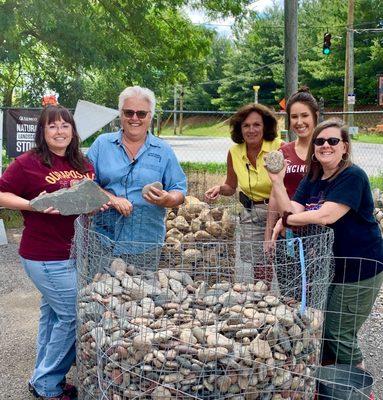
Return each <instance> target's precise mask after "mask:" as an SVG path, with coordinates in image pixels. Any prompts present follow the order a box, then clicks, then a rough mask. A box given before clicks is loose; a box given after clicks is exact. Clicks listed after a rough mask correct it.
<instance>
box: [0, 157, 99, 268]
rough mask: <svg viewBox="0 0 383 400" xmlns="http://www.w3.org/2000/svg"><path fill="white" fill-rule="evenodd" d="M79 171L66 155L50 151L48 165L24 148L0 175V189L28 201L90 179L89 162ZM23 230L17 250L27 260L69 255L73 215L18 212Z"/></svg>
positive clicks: (43, 259)
mask: <svg viewBox="0 0 383 400" xmlns="http://www.w3.org/2000/svg"><path fill="white" fill-rule="evenodd" d="M87 167H88V172H87V173H85V174H81V173H80V172H78V171H76V170H75V169H74V168H73V167H72V166H71V165H70V164H69V162H68V161H67V159H66V157H60V156H57V155H55V154H52V168H49V167H47V166H45V165H43V164H42V162H41V160H40V158H39V157H38V156H37V155H36V154H35V153H33V152H31V151H28V152H26V153H24V154H22V155H21V156H19V157H17V158H16V159H15V161H14V162H13V163H12V164H11V165H10V166H9V167H8V168H7V170H6V171H5V172H4V174H3V176H2V177H1V178H0V191H1V192H11V193H14V194H16V195H18V196H20V197H23V198H24V199H27V200H32V199H33V198H34V197H36V196H38V195H39V194H40V193H41V192H43V191H46V192H48V193H51V192H55V191H56V190H59V189H62V188H68V187H70V186H71V185H72V184H73V183H74V182H75V181H79V180H82V179H84V178H85V177H87V178H89V179H93V178H94V170H93V167H92V165H91V164H87ZM22 214H23V217H24V231H23V235H22V238H21V243H20V250H19V253H20V255H21V256H22V257H24V258H26V259H28V260H35V261H55V260H66V259H68V258H69V254H70V247H71V241H72V238H73V234H74V226H73V223H74V220H75V219H76V215H70V216H63V215H52V214H44V213H40V212H31V211H22Z"/></svg>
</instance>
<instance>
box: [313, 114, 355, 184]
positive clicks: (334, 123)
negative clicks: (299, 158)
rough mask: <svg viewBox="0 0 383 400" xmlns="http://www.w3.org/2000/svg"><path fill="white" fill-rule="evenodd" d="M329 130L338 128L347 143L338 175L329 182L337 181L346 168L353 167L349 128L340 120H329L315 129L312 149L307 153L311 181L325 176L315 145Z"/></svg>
mask: <svg viewBox="0 0 383 400" xmlns="http://www.w3.org/2000/svg"><path fill="white" fill-rule="evenodd" d="M327 128H338V129H339V131H340V134H341V138H342V140H343V142H344V143H346V148H347V152H346V153H345V159H343V157H342V160H341V161H340V163H339V164H338V166H339V169H338V170H337V171H336V173H335V174H334V175H333V176H332V177H331V178H330V179H329V181H332V180H333V179H335V178H336V177H337V176H338V175H339V174H340V173H341V172H342V171H344V170H345V169H346V168H348V167H350V166H351V165H352V161H351V140H350V136H349V134H348V128H347V126H346V125H345V124H344V122H343V121H342V120H340V119H335V118H332V119H328V120H326V121H323V122H321V123H320V124H319V125H317V127H316V128H315V129H314V132H313V137H312V139H311V143H310V147H309V150H308V153H307V160H306V164H307V176H308V177H309V178H310V180H311V181H315V180H316V179H318V178H319V177H321V176H322V174H323V167H322V165H321V163H320V162H319V161H318V160H317V159H316V157H315V152H314V149H315V145H314V140H315V139H316V138H317V137H318V135H319V134H320V133H321V132H322V131H324V130H325V129H327Z"/></svg>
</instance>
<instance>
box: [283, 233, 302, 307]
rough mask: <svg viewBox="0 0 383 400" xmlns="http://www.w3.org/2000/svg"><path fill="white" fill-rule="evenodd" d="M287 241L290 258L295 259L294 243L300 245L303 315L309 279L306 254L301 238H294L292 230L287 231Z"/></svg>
mask: <svg viewBox="0 0 383 400" xmlns="http://www.w3.org/2000/svg"><path fill="white" fill-rule="evenodd" d="M286 239H287V243H286V246H287V253H288V254H289V256H290V257H294V243H295V242H297V243H298V248H299V262H300V265H301V285H302V297H301V308H300V312H301V315H303V314H304V313H305V311H306V298H307V277H306V264H305V253H304V249H303V242H302V239H301V238H300V237H294V233H293V231H292V230H291V229H286Z"/></svg>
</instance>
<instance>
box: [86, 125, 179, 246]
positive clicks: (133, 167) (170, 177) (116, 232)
mask: <svg viewBox="0 0 383 400" xmlns="http://www.w3.org/2000/svg"><path fill="white" fill-rule="evenodd" d="M87 156H88V158H89V159H90V161H91V162H92V164H93V166H94V169H95V173H96V182H97V183H98V184H99V185H100V186H101V187H102V188H104V189H105V190H107V191H108V192H111V193H113V194H114V195H116V196H119V197H125V198H127V199H128V200H129V201H130V202H131V203H132V205H133V212H132V213H131V214H130V215H129V216H128V217H123V216H122V215H121V214H119V213H118V212H117V211H116V210H115V209H111V210H108V211H106V212H105V213H99V214H98V215H97V217H96V220H97V218H98V219H99V223H98V226H99V227H100V226H101V227H102V229H101V230H100V229H98V230H99V232H101V233H103V234H104V235H106V236H108V237H109V238H110V239H111V240H113V241H117V242H135V243H137V246H138V247H139V243H156V244H159V243H162V242H163V240H164V237H165V222H164V220H165V212H166V210H165V208H164V207H159V206H156V205H154V204H150V203H149V202H147V201H146V200H145V199H144V198H143V197H142V188H143V186H145V185H146V184H149V183H153V182H155V181H159V182H162V184H163V187H164V190H166V191H170V190H178V191H180V192H182V193H183V194H184V195H186V190H187V185H186V176H185V174H184V172H183V170H182V168H181V166H180V164H179V162H178V160H177V158H176V156H175V154H174V152H173V150H172V148H171V147H170V146H169V145H168V144H167V143H166V142H165V141H164V140H162V139H159V138H157V137H155V136H154V135H152V134H151V133H148V134H147V137H146V140H145V143H144V144H143V146H142V147H141V149H140V150H139V152H138V153H137V155H136V158H135V161H132V160H131V159H130V158H129V156H128V154H127V152H126V150H125V148H124V146H123V143H122V130H119V131H118V132H114V133H106V134H103V135H100V136H99V137H98V138H97V139H96V140H95V141H94V143H93V144H92V146H91V147H90V149H89V151H88V154H87ZM101 220H102V221H101ZM100 222H102V223H101V224H100ZM133 252H136V251H133ZM138 252H140V251H138Z"/></svg>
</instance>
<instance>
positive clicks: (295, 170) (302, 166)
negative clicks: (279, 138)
mask: <svg viewBox="0 0 383 400" xmlns="http://www.w3.org/2000/svg"><path fill="white" fill-rule="evenodd" d="M280 150H281V151H282V153H283V156H284V157H285V160H287V163H288V165H287V167H286V174H285V179H284V181H283V182H284V185H285V188H286V191H287V194H288V195H289V198H290V199H291V198H292V197H293V195H294V193H295V191H296V190H297V188H298V185H299V183H300V181H301V180H302V178H303V177H304V176H305V175H306V171H307V166H306V162H305V160H302V159H301V158H299V157H298V154H297V153H296V152H295V142H290V143H286V144H284V145H283V146H282V147H281V149H280Z"/></svg>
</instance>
